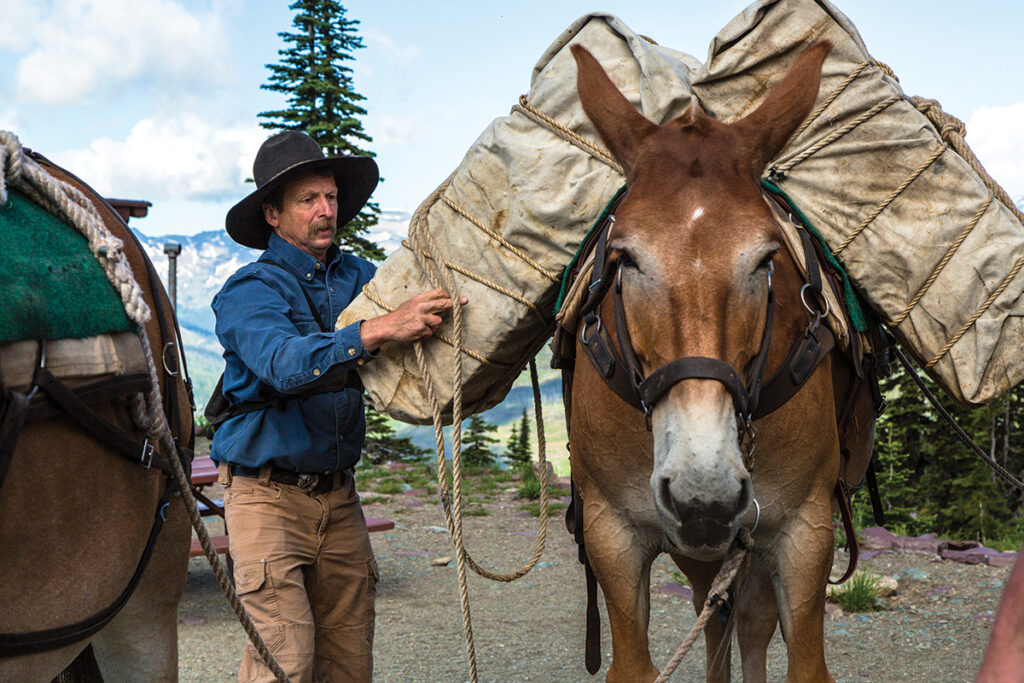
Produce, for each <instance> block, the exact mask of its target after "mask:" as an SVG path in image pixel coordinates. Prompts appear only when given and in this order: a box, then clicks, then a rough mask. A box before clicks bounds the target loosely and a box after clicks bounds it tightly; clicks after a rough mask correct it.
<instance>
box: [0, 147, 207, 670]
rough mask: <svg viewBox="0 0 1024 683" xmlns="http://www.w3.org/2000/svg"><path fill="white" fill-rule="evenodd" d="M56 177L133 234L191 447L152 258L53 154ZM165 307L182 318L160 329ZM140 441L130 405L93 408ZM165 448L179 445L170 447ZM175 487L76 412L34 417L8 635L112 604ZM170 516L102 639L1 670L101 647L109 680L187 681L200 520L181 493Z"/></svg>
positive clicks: (123, 234)
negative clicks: (192, 549) (182, 641)
mask: <svg viewBox="0 0 1024 683" xmlns="http://www.w3.org/2000/svg"><path fill="white" fill-rule="evenodd" d="M37 161H39V163H40V164H42V165H43V167H44V168H45V170H46V171H47V172H48V173H49V174H50V175H52V176H54V177H56V178H58V179H61V180H65V181H68V182H69V183H71V184H72V185H74V186H75V187H77V188H78V189H80V190H82V192H83V193H84V194H85V196H86V197H88V198H89V199H90V201H92V203H93V204H95V205H96V208H97V209H98V210H99V212H100V215H101V216H102V217H103V219H104V222H105V224H106V226H107V227H108V229H109V230H110V231H111V232H112V233H113V235H114V236H116V237H118V238H120V239H121V240H122V241H123V242H124V251H125V255H126V256H127V258H128V261H129V263H130V265H131V267H132V271H133V272H134V274H135V278H136V280H137V281H138V283H139V286H140V287H141V289H142V292H143V294H144V298H145V300H146V302H147V304H149V306H150V308H151V309H152V311H153V316H152V320H151V321H150V322H149V323H147V324H146V332H147V334H148V337H149V342H150V345H151V350H152V353H153V357H154V358H155V359H156V363H157V372H158V376H159V377H160V382H161V391H162V393H163V395H165V396H166V395H167V392H173V394H174V398H175V400H176V401H177V405H178V406H179V407H180V410H179V411H178V415H177V416H176V419H174V420H172V421H170V427H171V431H172V433H173V434H174V436H175V438H176V439H177V440H178V442H179V443H180V444H183V445H188V444H190V442H191V439H190V436H191V434H192V430H193V423H192V412H191V407H190V397H189V394H188V391H187V388H186V386H185V383H184V380H183V373H182V372H181V371H180V370H179V371H178V372H177V374H176V376H174V377H173V378H169V375H168V374H167V373H166V372H165V371H164V369H163V366H162V364H161V358H165V355H164V353H163V350H164V346H165V344H174V346H172V347H171V349H170V350H168V352H167V354H166V359H165V361H164V362H168V363H169V362H173V360H174V359H173V358H172V356H173V355H174V349H176V348H177V341H176V339H175V338H174V332H173V320H174V318H173V315H174V313H173V310H172V309H171V306H170V302H169V300H168V297H167V294H166V293H165V292H164V290H163V287H162V286H161V285H160V283H159V280H157V281H156V289H155V290H154V288H153V286H152V285H151V281H150V279H149V277H148V273H149V269H150V268H152V264H149V263H148V259H147V257H146V255H145V254H144V253H143V252H142V251H141V250H140V249H139V248H137V246H136V242H135V241H134V238H133V237H132V236H131V235H130V234H129V233H128V228H127V227H126V226H125V225H124V223H122V222H121V220H120V219H119V218H118V217H117V215H116V214H115V213H114V212H113V210H112V209H110V208H109V207H108V206H107V205H106V204H105V203H104V202H103V200H102V199H101V198H100V197H99V196H98V195H96V193H95V192H93V191H92V190H91V189H90V188H88V187H87V186H85V185H84V183H82V182H81V181H80V180H78V179H77V178H74V177H73V176H71V175H70V174H69V173H67V172H66V171H64V170H63V169H61V168H59V167H56V166H54V165H53V164H51V163H49V162H48V161H46V160H45V159H42V158H39V159H37ZM157 306H159V307H160V308H161V309H162V314H163V317H164V319H165V322H166V321H170V322H171V326H172V327H171V330H170V334H168V333H167V330H166V329H165V330H163V331H162V330H161V325H160V324H159V322H158V318H159V316H158V314H157V308H156V307H157ZM91 407H92V408H93V409H94V410H95V411H96V412H97V413H98V414H99V415H101V416H102V417H104V418H105V419H106V420H108V421H110V422H112V423H113V424H114V425H116V426H118V427H120V428H121V429H122V430H124V431H125V432H127V433H128V434H129V435H133V436H134V437H135V438H137V439H138V441H140V442H142V441H143V440H144V439H145V434H143V433H141V432H138V431H137V430H136V428H135V426H134V423H133V422H132V420H131V418H130V416H129V415H128V413H127V410H126V409H125V407H124V406H123V405H122V404H115V403H113V402H112V403H109V404H99V405H93V406H91ZM162 455H164V456H166V457H174V455H173V454H169V453H164V454H162ZM165 485H166V478H165V476H164V475H163V474H162V473H161V472H160V471H158V470H156V469H144V468H143V467H141V466H140V465H138V464H135V463H132V462H129V461H128V460H126V459H125V458H122V457H119V456H117V455H115V454H114V452H113V451H112V449H111V448H110V447H109V446H107V445H105V444H103V443H100V442H98V441H97V440H96V439H95V438H93V437H92V436H89V435H88V434H86V433H85V432H84V431H83V430H82V428H81V427H79V426H78V425H77V424H76V423H75V422H74V421H72V420H71V419H70V418H68V417H66V416H63V415H62V416H60V417H55V418H51V419H48V420H45V421H41V422H36V423H32V424H27V425H25V427H24V428H23V429H22V431H21V433H20V436H19V438H18V441H17V446H16V448H15V451H14V454H13V458H12V461H11V465H10V470H9V471H8V473H7V477H6V479H5V480H4V482H3V486H2V488H0V548H2V549H3V552H2V555H0V596H2V597H0V604H2V605H3V609H2V610H0V633H5V634H21V633H25V632H31V631H39V630H43V629H50V628H57V627H62V626H66V625H69V624H73V623H76V622H79V621H81V620H83V619H86V618H88V617H90V616H92V615H94V614H95V613H97V612H99V611H100V610H103V609H104V608H106V607H107V606H108V605H110V604H111V603H112V602H113V601H114V599H115V598H116V597H117V596H118V595H119V594H121V592H122V591H123V590H124V589H125V587H126V586H127V585H128V583H129V579H130V578H131V577H132V574H133V572H134V571H135V568H136V565H137V563H138V562H139V558H140V556H141V554H142V551H143V548H144V547H145V546H146V544H147V538H148V536H149V534H150V529H151V526H152V525H153V520H154V514H155V512H156V509H157V503H158V501H159V500H160V499H161V496H162V494H163V491H164V487H165ZM165 515H166V522H165V523H164V525H163V529H162V531H161V533H160V535H159V537H158V540H157V542H156V545H155V548H154V551H153V554H152V556H151V558H150V561H149V563H148V565H147V568H146V570H145V572H144V573H143V575H142V578H141V581H140V582H139V584H138V586H137V588H136V589H135V591H134V593H133V594H132V597H131V599H130V600H128V602H127V604H125V606H124V608H123V609H122V610H121V611H120V612H119V613H118V614H117V616H116V617H114V618H113V620H112V621H110V623H108V624H107V625H106V626H105V627H104V628H103V629H102V630H100V631H99V632H98V633H97V634H96V635H95V636H93V637H92V638H91V639H89V638H86V639H82V640H79V641H77V642H74V643H71V644H68V645H65V646H63V647H60V648H59V649H55V650H49V651H45V652H39V653H36V654H27V655H20V656H13V657H8V658H0V680H3V681H49V680H51V679H52V678H54V676H56V675H58V674H59V673H60V672H61V671H62V670H63V669H64V668H65V667H67V666H68V664H69V663H71V662H72V661H73V660H74V659H75V658H76V656H78V655H79V653H81V652H82V651H83V650H84V648H86V646H88V645H90V643H91V645H92V647H93V651H94V653H95V656H96V661H97V663H98V665H99V668H100V671H101V673H102V674H103V677H104V678H105V679H106V680H122V681H128V680H135V681H173V680H177V668H178V660H177V656H178V652H177V605H178V601H179V599H180V597H181V594H182V591H183V590H184V586H185V579H186V575H187V565H188V552H189V539H190V535H191V534H190V524H189V520H188V517H187V515H186V513H185V509H184V506H183V504H182V502H181V498H180V496H178V495H175V496H173V497H172V498H171V501H170V505H169V506H168V508H167V509H166V511H165Z"/></svg>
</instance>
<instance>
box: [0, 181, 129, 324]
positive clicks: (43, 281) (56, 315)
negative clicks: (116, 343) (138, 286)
mask: <svg viewBox="0 0 1024 683" xmlns="http://www.w3.org/2000/svg"><path fill="white" fill-rule="evenodd" d="M8 198H9V201H8V202H7V204H6V205H4V206H0V280H2V282H3V303H2V305H0V343H3V342H12V341H23V340H26V339H78V338H81V337H91V336H94V335H97V334H107V333H111V332H126V331H129V330H134V329H135V326H134V324H133V323H132V321H131V320H130V319H129V318H128V316H127V314H125V311H124V305H123V304H122V303H121V297H120V296H119V295H118V293H117V290H116V289H114V286H113V285H112V284H111V283H110V280H108V279H107V276H106V274H105V273H104V272H103V268H102V267H101V266H100V264H99V262H98V261H97V260H96V257H95V256H93V254H92V252H91V251H89V243H88V241H86V239H85V237H84V236H83V235H82V234H81V233H79V232H78V231H77V230H75V229H74V228H72V227H71V226H70V225H68V224H67V223H65V222H64V221H63V220H61V219H60V218H58V217H56V216H53V215H51V214H49V213H47V212H46V211H45V210H44V209H42V208H40V207H39V206H37V205H36V204H35V203H33V202H32V200H30V199H29V198H28V197H26V196H25V195H24V194H22V193H20V192H18V191H17V190H14V189H12V188H8Z"/></svg>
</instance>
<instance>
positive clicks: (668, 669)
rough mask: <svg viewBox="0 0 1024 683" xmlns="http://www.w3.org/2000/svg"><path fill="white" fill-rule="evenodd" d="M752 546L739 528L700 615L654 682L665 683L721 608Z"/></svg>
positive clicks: (752, 543) (747, 536)
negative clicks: (734, 541) (733, 543)
mask: <svg viewBox="0 0 1024 683" xmlns="http://www.w3.org/2000/svg"><path fill="white" fill-rule="evenodd" d="M753 548H754V540H753V539H752V538H751V537H750V532H748V531H747V530H746V529H740V531H739V533H738V534H736V543H735V545H734V546H733V549H732V551H731V552H730V554H729V556H728V557H727V558H726V559H725V561H724V562H722V568H721V569H719V570H718V575H717V576H715V580H714V581H712V582H711V589H710V590H709V591H708V595H709V596H710V597H709V598H708V599H707V601H706V602H705V603H704V607H703V608H702V609H701V611H700V615H699V616H698V617H697V622H696V623H695V624H694V625H693V627H692V628H691V629H690V632H689V633H688V634H687V636H686V639H685V640H684V641H683V643H682V645H680V646H679V649H677V650H676V653H675V654H674V655H672V659H670V660H669V661H668V663H667V664H666V665H665V668H664V669H662V670H661V673H660V674H658V677H657V678H656V679H654V683H665V681H667V680H668V679H669V677H671V676H672V672H674V671H675V670H676V667H678V666H679V664H680V662H682V661H683V657H685V656H686V654H687V653H688V652H689V651H690V648H691V647H693V644H694V643H695V642H696V641H697V636H698V635H699V634H700V632H701V631H702V630H703V629H704V626H705V625H706V624H707V623H708V621H709V620H710V619H711V617H713V616H714V615H715V614H717V613H718V610H719V609H720V608H721V606H722V604H723V603H724V602H725V598H724V596H725V595H726V593H727V592H728V590H729V586H731V585H732V582H733V580H734V579H735V578H736V574H737V572H739V570H740V567H741V566H742V565H743V560H744V559H745V558H746V557H747V553H749V552H750V551H751V550H753Z"/></svg>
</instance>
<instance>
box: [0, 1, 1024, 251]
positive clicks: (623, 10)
mask: <svg viewBox="0 0 1024 683" xmlns="http://www.w3.org/2000/svg"><path fill="white" fill-rule="evenodd" d="M343 4H344V5H345V7H346V8H347V11H348V16H349V17H350V18H353V19H357V20H359V21H360V22H361V27H360V28H361V32H362V35H363V38H364V42H365V44H366V48H365V49H364V50H360V51H359V52H357V61H356V62H355V65H354V68H355V80H356V89H357V90H358V91H360V92H361V93H363V94H364V95H365V96H366V97H367V102H366V103H365V104H366V107H367V108H368V110H369V114H368V116H367V117H366V118H365V120H364V125H365V127H366V129H367V131H368V132H369V133H370V135H372V136H373V137H374V142H373V143H372V145H370V147H371V148H372V149H373V151H375V152H376V153H377V155H378V162H379V164H380V166H381V171H382V174H383V175H384V176H385V178H386V182H385V183H383V184H382V185H381V186H380V188H379V189H378V191H377V193H376V195H375V197H376V199H377V200H378V201H379V203H380V205H381V207H382V208H383V209H385V210H394V211H405V212H411V211H413V210H414V209H415V208H416V206H417V205H418V204H419V202H420V201H422V200H423V199H424V198H425V197H426V196H427V195H428V194H429V193H430V192H431V191H432V190H433V189H434V187H435V186H436V185H437V184H438V183H440V182H441V181H442V180H444V178H445V177H447V175H448V174H449V173H450V172H451V171H452V170H453V169H454V168H455V166H457V165H458V163H459V160H460V159H461V158H462V155H463V154H464V153H465V151H466V149H467V148H468V147H469V146H470V145H471V144H472V143H473V141H474V140H475V139H476V137H477V135H479V133H480V132H481V131H482V130H483V129H484V128H485V127H486V126H487V124H488V123H489V122H490V121H491V120H492V119H494V118H496V117H499V116H504V115H506V114H507V113H508V111H509V108H510V107H511V106H512V104H514V103H515V101H516V98H517V97H518V96H519V95H520V94H522V93H524V92H526V91H527V90H528V88H529V78H530V74H531V71H532V69H533V65H534V64H535V62H536V61H537V59H538V58H539V57H540V56H541V54H542V53H543V52H544V50H545V48H546V47H547V46H548V45H549V44H550V43H551V42H552V41H553V40H554V39H555V38H556V37H557V36H558V35H559V33H560V32H561V31H562V30H563V29H564V28H566V27H567V26H568V25H569V24H570V23H572V21H573V20H575V19H576V18H577V17H579V16H581V15H583V14H585V13H587V12H589V11H593V10H602V11H609V12H612V13H614V14H617V15H618V16H619V17H620V18H622V19H623V20H624V21H625V22H626V23H627V24H628V25H629V26H631V27H632V28H633V29H634V30H636V31H637V32H639V33H642V34H644V35H647V36H650V37H652V38H654V39H655V40H656V41H658V42H659V43H661V44H663V45H667V46H670V47H673V48H676V49H679V50H682V51H684V52H688V53H690V54H692V55H694V56H695V57H697V58H698V59H700V60H701V61H703V60H704V59H705V57H706V54H707V48H708V43H709V42H710V41H711V39H712V37H714V35H715V34H716V33H717V32H718V31H719V30H720V29H721V28H722V27H723V26H724V25H725V24H726V23H727V22H728V21H729V20H730V19H731V18H732V17H733V16H735V15H736V14H738V13H739V12H741V11H742V10H743V8H744V7H745V6H746V5H747V4H748V3H747V2H744V1H742V0H736V1H734V0H715V1H714V2H707V1H705V2H680V1H678V0H677V1H675V2H661V1H658V2H639V1H637V0H633V1H632V2H624V1H619V0H608V1H606V2H604V3H603V4H592V3H584V2H576V1H566V2H552V1H550V0H549V1H548V2H537V1H533V0H517V2H515V3H511V2H508V3H504V2H501V3H497V2H491V3H488V2H480V1H476V2H462V1H459V2H444V3H438V2H434V3H427V2H402V1H397V0H390V1H389V0H350V1H349V2H345V3H343ZM835 4H836V6H837V7H838V8H839V9H840V10H841V11H843V12H844V13H845V14H846V15H847V16H848V17H850V19H852V20H853V22H854V23H855V24H856V26H857V27H858V29H859V30H860V32H861V34H862V36H863V38H864V40H865V42H866V44H867V46H868V49H869V50H870V51H871V53H872V54H873V55H874V57H875V58H876V59H879V60H881V61H883V62H886V63H888V64H889V65H890V66H891V67H892V68H893V69H894V71H895V72H896V73H897V74H898V75H899V77H900V79H901V83H902V85H903V87H904V90H905V91H906V92H907V93H908V94H912V95H923V96H926V97H930V98H934V99H937V100H939V101H940V102H941V103H942V105H943V107H944V108H945V109H946V111H948V112H950V113H952V114H954V115H956V116H958V117H959V118H961V119H963V120H964V121H965V122H966V123H967V125H968V138H967V139H968V142H969V143H970V144H971V145H972V147H973V148H974V149H975V151H976V152H977V153H978V155H979V157H980V158H981V160H982V162H983V163H984V164H985V165H986V167H988V169H989V171H990V172H991V173H992V175H993V176H994V177H995V178H996V180H997V181H999V182H1000V183H1002V184H1003V186H1004V187H1005V188H1006V189H1007V191H1008V192H1009V193H1010V194H1011V195H1012V196H1013V197H1014V198H1018V197H1021V196H1022V195H1024V161H1021V160H1024V57H1022V52H1021V40H1020V31H1021V29H1022V28H1024V3H1019V2H995V1H988V2H986V1H984V0H979V1H977V2H974V3H964V2H952V1H949V2H944V1H938V0H932V1H924V0H888V1H884V2H883V1H881V0H838V1H837V2H836V3H835ZM291 18H292V12H291V11H290V10H289V9H288V8H287V3H286V2H269V1H243V0H30V1H29V2H25V0H0V128H4V129H8V130H13V131H14V132H15V133H17V134H18V135H19V137H20V138H21V140H22V142H23V144H25V145H27V146H30V147H32V148H34V149H37V150H38V151H40V152H42V153H43V154H46V155H47V156H49V157H51V158H52V159H54V160H55V161H57V162H58V163H61V164H63V165H65V166H67V167H68V168H70V169H71V170H72V171H74V172H75V173H77V174H79V175H80V176H82V177H83V178H84V179H85V180H86V181H87V182H90V183H91V184H93V185H94V186H95V187H96V188H97V189H98V190H99V191H100V192H102V193H104V194H106V195H108V196H116V197H128V198H137V199H148V200H149V201H152V202H153V204H154V206H153V208H152V209H151V211H150V215H149V217H147V218H146V219H144V220H143V221H141V222H139V223H138V224H137V225H138V227H139V228H141V229H142V230H143V231H144V232H147V233H149V234H170V233H176V234H191V233H195V232H198V231H201V230H210V229H219V228H221V227H222V226H223V217H224V213H225V212H226V210H227V209H228V208H229V207H230V206H231V205H232V204H233V203H234V202H235V201H237V200H238V199H240V198H241V197H243V196H244V195H245V194H247V193H248V192H249V191H250V190H251V187H252V186H251V185H248V186H247V185H245V184H243V182H242V181H243V179H244V178H245V177H246V176H248V175H250V173H251V164H252V158H253V156H254V154H255V151H256V149H257V148H258V146H259V144H260V142H261V141H262V140H263V139H264V138H265V137H266V135H267V133H266V132H265V131H263V130H261V129H260V128H259V127H258V125H257V119H256V114H257V113H258V112H260V111H264V110H268V109H274V108H277V107H280V106H281V105H282V104H283V99H282V98H281V97H280V96H279V95H276V94H273V93H269V92H266V91H262V90H260V88H259V86H260V84H262V83H264V82H265V81H266V78H267V75H268V71H267V70H266V68H265V67H264V65H265V64H266V63H268V62H273V61H276V60H277V51H278V50H279V49H280V48H281V47H282V44H281V41H280V39H279V38H278V37H277V32H279V31H285V30H290V29H291Z"/></svg>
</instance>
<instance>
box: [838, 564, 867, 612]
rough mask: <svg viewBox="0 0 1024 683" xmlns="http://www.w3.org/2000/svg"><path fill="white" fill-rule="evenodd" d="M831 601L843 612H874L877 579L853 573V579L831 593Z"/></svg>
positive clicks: (860, 573) (864, 573)
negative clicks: (837, 604)
mask: <svg viewBox="0 0 1024 683" xmlns="http://www.w3.org/2000/svg"><path fill="white" fill-rule="evenodd" d="M832 599H833V600H835V601H836V602H837V603H839V606H840V607H842V608H843V611H844V612H874V611H875V609H876V604H877V600H878V577H877V576H876V575H874V574H869V573H868V572H860V571H859V572H855V573H854V575H853V577H852V578H851V579H850V580H849V581H847V582H846V584H845V585H843V586H840V587H839V588H837V589H835V590H834V591H833V592H832Z"/></svg>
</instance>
